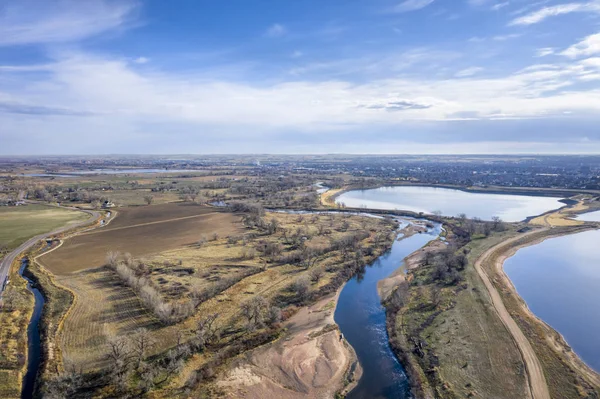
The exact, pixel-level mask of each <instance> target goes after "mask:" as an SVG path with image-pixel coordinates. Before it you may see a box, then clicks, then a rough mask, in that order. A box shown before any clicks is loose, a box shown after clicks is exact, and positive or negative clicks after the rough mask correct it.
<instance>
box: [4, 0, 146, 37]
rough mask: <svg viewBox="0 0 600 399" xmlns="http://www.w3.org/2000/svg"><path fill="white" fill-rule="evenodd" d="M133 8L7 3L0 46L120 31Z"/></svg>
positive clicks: (65, 1) (76, 2)
mask: <svg viewBox="0 0 600 399" xmlns="http://www.w3.org/2000/svg"><path fill="white" fill-rule="evenodd" d="M137 7H138V3H137V2H135V1H129V0H124V1H118V2H117V1H113V0H85V1H80V0H62V1H50V0H47V1H37V0H9V1H8V4H6V5H4V8H3V10H2V11H3V12H2V13H0V46H11V45H22V44H35V43H57V42H58V43H61V42H62V43H64V42H72V41H77V40H81V39H85V38H87V37H90V36H94V35H97V34H100V33H103V32H107V31H113V30H115V29H117V28H122V27H123V26H125V25H126V24H128V23H129V22H131V20H132V17H133V14H134V11H135V10H136V9H137Z"/></svg>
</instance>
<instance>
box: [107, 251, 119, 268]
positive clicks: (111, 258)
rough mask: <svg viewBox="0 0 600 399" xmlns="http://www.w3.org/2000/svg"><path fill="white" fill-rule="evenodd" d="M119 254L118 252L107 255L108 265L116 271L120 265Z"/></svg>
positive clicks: (110, 252) (109, 252)
mask: <svg viewBox="0 0 600 399" xmlns="http://www.w3.org/2000/svg"><path fill="white" fill-rule="evenodd" d="M119 257H120V254H119V252H116V251H108V252H107V253H106V265H107V266H108V267H110V268H111V269H115V268H116V267H117V264H118V263H119Z"/></svg>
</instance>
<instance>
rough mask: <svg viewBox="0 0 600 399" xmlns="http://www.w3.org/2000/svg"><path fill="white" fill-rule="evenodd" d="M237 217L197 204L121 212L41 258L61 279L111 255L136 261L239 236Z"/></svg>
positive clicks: (122, 209) (139, 208)
mask: <svg viewBox="0 0 600 399" xmlns="http://www.w3.org/2000/svg"><path fill="white" fill-rule="evenodd" d="M239 219H240V218H239V217H238V216H236V215H233V214H229V213H223V212H218V211H215V209H214V208H209V207H203V206H199V205H193V204H183V203H174V204H164V205H153V206H143V207H133V208H121V209H119V210H118V216H117V217H116V218H115V220H114V221H113V222H111V223H110V224H109V225H108V226H107V227H106V228H103V229H98V230H94V231H92V232H90V233H85V234H82V235H79V236H76V237H73V238H71V239H68V240H66V241H65V243H64V244H63V245H62V246H61V247H60V248H58V249H57V250H55V251H52V252H50V253H48V254H47V255H44V256H42V257H40V258H39V261H40V263H41V264H42V265H43V266H45V267H46V268H47V269H49V270H50V271H51V272H53V273H54V274H57V275H61V274H66V273H72V272H76V271H80V270H85V269H90V268H96V267H100V266H102V265H103V264H104V260H105V257H106V253H107V252H108V251H119V252H129V253H131V254H132V255H133V256H135V257H139V256H148V255H151V254H156V253H159V252H162V251H166V250H170V249H174V248H179V247H182V246H186V245H191V244H193V243H195V242H197V241H198V240H199V239H200V237H201V236H202V235H203V234H204V235H209V234H212V233H218V234H219V235H221V236H223V235H228V234H232V233H236V232H238V230H239V229H240V228H241V224H240V223H238V220H239Z"/></svg>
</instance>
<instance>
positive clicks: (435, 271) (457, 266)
mask: <svg viewBox="0 0 600 399" xmlns="http://www.w3.org/2000/svg"><path fill="white" fill-rule="evenodd" d="M424 263H425V266H431V268H432V271H431V278H432V279H433V280H434V281H436V282H438V283H441V284H447V285H456V284H458V283H459V282H460V281H461V280H462V276H461V275H460V272H461V271H462V270H464V269H465V267H466V266H467V264H468V263H469V262H468V260H467V257H466V255H465V254H464V253H463V252H458V253H457V252H456V249H455V248H452V247H451V248H447V249H445V250H443V251H437V252H432V251H427V252H425V257H424Z"/></svg>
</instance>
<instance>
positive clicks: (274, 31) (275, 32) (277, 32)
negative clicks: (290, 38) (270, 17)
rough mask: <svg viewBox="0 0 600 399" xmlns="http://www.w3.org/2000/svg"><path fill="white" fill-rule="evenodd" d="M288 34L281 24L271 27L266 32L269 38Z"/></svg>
mask: <svg viewBox="0 0 600 399" xmlns="http://www.w3.org/2000/svg"><path fill="white" fill-rule="evenodd" d="M286 33H287V28H286V27H285V26H283V25H281V24H273V25H271V26H269V28H268V29H267V31H266V32H265V36H267V37H281V36H283V35H285V34H286Z"/></svg>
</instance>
